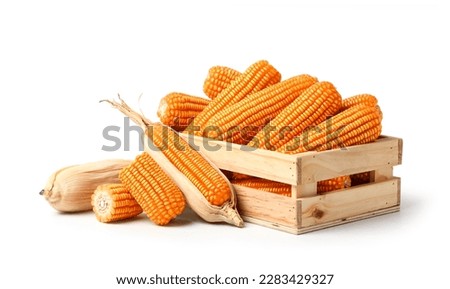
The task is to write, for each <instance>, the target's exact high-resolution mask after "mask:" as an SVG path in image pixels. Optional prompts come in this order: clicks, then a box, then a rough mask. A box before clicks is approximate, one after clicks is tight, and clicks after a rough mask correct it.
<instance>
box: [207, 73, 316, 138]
mask: <svg viewBox="0 0 450 289" xmlns="http://www.w3.org/2000/svg"><path fill="white" fill-rule="evenodd" d="M316 82H317V79H316V78H315V77H312V76H310V75H307V74H303V75H299V76H296V77H292V78H290V79H287V80H284V81H282V82H279V83H276V84H274V85H271V86H269V87H266V88H264V89H262V90H260V91H258V92H255V93H252V94H250V95H248V96H247V97H246V98H244V99H243V100H241V101H240V102H238V103H235V104H233V105H230V106H228V107H226V108H225V109H223V110H222V111H219V112H218V113H217V114H216V115H215V116H214V117H212V118H211V120H210V121H208V122H207V124H206V126H207V127H208V126H209V127H215V128H216V129H215V130H213V131H211V132H210V134H208V135H205V134H204V136H206V137H209V138H215V139H220V140H226V141H228V142H233V143H239V144H246V143H247V142H249V141H250V140H251V139H252V137H253V136H254V135H255V134H256V133H257V132H258V131H259V129H260V128H262V127H263V126H264V125H265V124H266V123H268V122H269V120H271V119H273V118H275V117H276V116H277V115H278V114H279V113H280V112H281V111H282V110H283V109H284V108H285V107H286V106H288V105H289V104H291V103H292V102H293V101H294V100H295V99H296V98H297V97H298V96H299V95H300V94H301V93H302V92H303V91H305V90H306V89H307V88H308V87H310V86H311V85H313V84H314V83H316ZM249 136H250V137H249Z"/></svg>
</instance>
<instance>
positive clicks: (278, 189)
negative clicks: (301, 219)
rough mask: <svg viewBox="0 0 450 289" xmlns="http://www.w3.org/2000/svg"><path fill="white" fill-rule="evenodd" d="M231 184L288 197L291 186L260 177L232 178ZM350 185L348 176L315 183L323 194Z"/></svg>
mask: <svg viewBox="0 0 450 289" xmlns="http://www.w3.org/2000/svg"><path fill="white" fill-rule="evenodd" d="M231 183H232V184H233V185H239V186H244V187H248V188H252V189H257V190H261V191H266V192H271V193H275V194H278V195H282V196H286V197H290V196H291V190H292V187H291V186H290V185H288V184H283V183H280V182H275V181H270V180H266V179H261V178H255V177H248V178H246V179H240V180H232V181H231ZM350 185H351V179H350V177H349V176H342V177H337V178H333V179H329V180H323V181H320V182H318V183H317V193H318V194H325V193H327V192H332V191H335V190H340V189H344V188H348V187H350Z"/></svg>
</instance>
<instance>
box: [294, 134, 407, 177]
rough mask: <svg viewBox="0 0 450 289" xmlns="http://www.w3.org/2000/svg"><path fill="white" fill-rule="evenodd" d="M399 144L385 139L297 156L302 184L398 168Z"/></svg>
mask: <svg viewBox="0 0 450 289" xmlns="http://www.w3.org/2000/svg"><path fill="white" fill-rule="evenodd" d="M399 145H400V142H399V140H398V139H397V138H390V137H385V138H382V139H379V140H377V141H375V142H373V143H370V144H364V145H357V146H352V147H348V148H345V149H336V150H330V151H323V152H319V153H316V154H309V155H298V157H299V160H298V163H299V171H300V174H299V178H300V179H299V183H302V184H304V183H311V182H318V181H322V180H326V179H331V178H335V177H338V176H342V175H350V174H355V173H360V172H366V171H372V170H376V169H382V168H383V167H387V166H389V167H390V166H395V165H398V164H399V161H400V159H399V150H400V147H399Z"/></svg>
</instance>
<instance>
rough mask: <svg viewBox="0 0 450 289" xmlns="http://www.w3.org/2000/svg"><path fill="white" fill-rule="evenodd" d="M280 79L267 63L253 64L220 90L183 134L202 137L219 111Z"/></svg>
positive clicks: (278, 74)
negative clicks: (209, 122) (208, 124)
mask: <svg viewBox="0 0 450 289" xmlns="http://www.w3.org/2000/svg"><path fill="white" fill-rule="evenodd" d="M280 79H281V75H280V73H279V72H278V71H277V70H276V69H275V68H274V67H273V66H272V65H270V64H269V63H268V62H267V61H264V60H262V61H258V62H256V63H254V64H253V65H251V66H250V67H249V68H247V70H246V71H245V72H244V73H242V74H241V75H240V76H238V77H237V78H236V79H235V80H233V81H232V82H231V83H230V85H229V86H227V87H226V88H225V89H224V90H222V91H221V92H220V93H219V95H217V97H216V98H214V100H212V101H211V102H210V103H209V104H208V105H207V106H206V107H205V109H204V110H203V111H202V112H201V113H200V114H198V115H197V117H196V118H195V119H194V120H193V121H192V122H191V124H190V125H189V126H188V128H187V129H186V130H185V132H187V133H193V134H195V135H198V136H202V135H203V133H204V130H205V128H206V125H207V123H208V121H209V120H210V119H211V118H212V117H213V116H214V115H216V114H217V113H218V112H219V111H221V110H223V109H224V108H226V107H228V106H230V105H232V104H234V103H237V102H239V101H240V100H242V99H243V98H244V97H246V96H247V95H249V94H251V93H253V92H256V91H259V90H261V89H263V88H265V87H266V86H268V85H270V84H273V83H274V82H279V81H280ZM205 133H207V132H205Z"/></svg>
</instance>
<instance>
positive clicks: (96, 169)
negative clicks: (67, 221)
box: [40, 159, 131, 212]
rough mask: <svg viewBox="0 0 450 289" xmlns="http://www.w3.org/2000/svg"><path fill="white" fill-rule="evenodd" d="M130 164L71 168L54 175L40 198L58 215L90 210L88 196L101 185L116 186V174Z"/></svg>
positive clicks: (113, 162)
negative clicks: (113, 184)
mask: <svg viewBox="0 0 450 289" xmlns="http://www.w3.org/2000/svg"><path fill="white" fill-rule="evenodd" d="M130 163H131V161H130V160H120V159H117V160H103V161H98V162H92V163H86V164H80V165H74V166H69V167H65V168H62V169H60V170H58V171H56V172H54V173H53V174H52V175H51V176H50V178H49V179H48V181H47V184H46V185H45V188H44V189H43V190H42V191H41V193H40V194H41V195H43V196H44V197H45V199H46V200H47V201H48V202H49V203H50V205H51V206H52V207H53V208H55V209H56V210H58V211H60V212H82V211H88V210H92V205H91V196H92V194H93V193H94V191H95V189H96V188H97V187H98V186H99V185H102V184H107V183H119V182H120V180H119V173H120V170H121V169H122V168H123V167H126V166H127V165H129V164H130Z"/></svg>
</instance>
